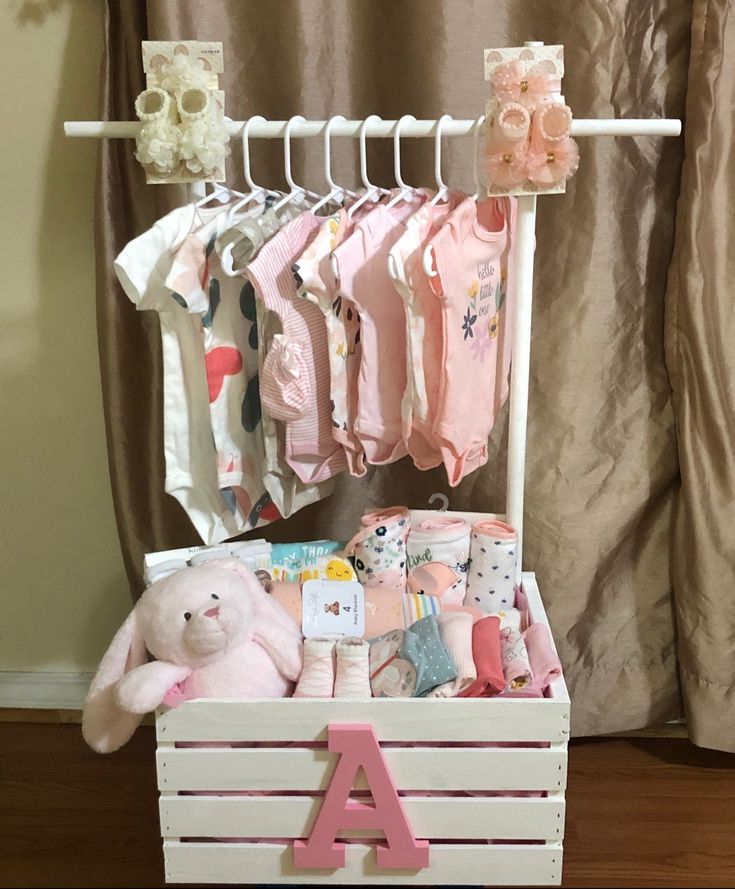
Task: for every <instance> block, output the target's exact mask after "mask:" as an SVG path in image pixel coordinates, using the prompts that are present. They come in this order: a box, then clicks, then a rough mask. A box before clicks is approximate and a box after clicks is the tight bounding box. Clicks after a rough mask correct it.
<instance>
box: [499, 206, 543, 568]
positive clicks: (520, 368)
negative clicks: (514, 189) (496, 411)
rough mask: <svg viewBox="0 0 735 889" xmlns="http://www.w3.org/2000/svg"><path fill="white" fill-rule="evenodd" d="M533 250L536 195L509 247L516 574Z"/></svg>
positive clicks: (509, 496)
mask: <svg viewBox="0 0 735 889" xmlns="http://www.w3.org/2000/svg"><path fill="white" fill-rule="evenodd" d="M535 249H536V195H535V194H531V195H520V196H519V198H518V218H517V220H516V231H515V243H514V245H513V257H512V258H513V266H514V271H515V280H514V285H513V291H514V293H513V297H514V303H515V306H514V310H515V323H514V325H513V361H512V365H511V374H510V424H509V430H508V479H507V487H506V518H507V520H508V522H509V523H510V524H511V525H513V527H514V528H516V529H517V530H518V551H517V556H518V573H517V580H518V582H519V583H520V580H521V571H522V560H523V494H524V488H525V476H526V430H527V428H528V382H529V374H530V365H531V312H532V308H533V254H534V251H535Z"/></svg>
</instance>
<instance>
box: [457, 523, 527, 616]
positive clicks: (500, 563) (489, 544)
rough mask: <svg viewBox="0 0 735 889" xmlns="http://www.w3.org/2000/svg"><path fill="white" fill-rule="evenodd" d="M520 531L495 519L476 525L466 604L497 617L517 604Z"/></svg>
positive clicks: (473, 535) (472, 538)
mask: <svg viewBox="0 0 735 889" xmlns="http://www.w3.org/2000/svg"><path fill="white" fill-rule="evenodd" d="M517 553H518V532H517V531H516V529H515V528H513V527H511V526H510V525H508V524H506V523H505V522H501V521H498V520H496V519H493V520H488V521H484V522H476V523H475V524H474V525H473V526H472V536H471V539H470V570H469V573H468V576H467V594H466V595H465V599H464V604H465V605H472V606H473V607H475V608H481V609H482V610H483V611H486V612H487V613H488V614H494V613H495V612H497V611H502V610H503V609H505V608H512V607H513V605H514V604H515V585H516V568H517V565H518V558H517Z"/></svg>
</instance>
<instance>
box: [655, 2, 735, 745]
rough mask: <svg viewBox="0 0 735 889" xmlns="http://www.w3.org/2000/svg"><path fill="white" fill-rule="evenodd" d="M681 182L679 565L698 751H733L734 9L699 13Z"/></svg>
mask: <svg viewBox="0 0 735 889" xmlns="http://www.w3.org/2000/svg"><path fill="white" fill-rule="evenodd" d="M691 59H692V60H691V64H690V66H689V86H688V91H687V104H686V116H687V125H686V131H685V152H686V160H685V162H684V173H683V178H682V186H681V194H680V197H679V206H678V212H677V218H676V249H675V253H674V261H673V262H672V265H671V271H670V277H669V288H668V294H667V319H666V320H667V328H666V355H667V361H668V367H669V373H670V376H671V381H672V387H673V392H674V407H675V410H676V419H677V432H678V442H679V459H680V462H681V493H680V497H679V502H678V508H677V513H676V522H675V526H674V533H673V545H672V565H673V572H674V589H675V592H676V616H677V622H678V630H679V649H678V653H679V662H680V672H681V683H682V688H683V692H684V701H685V704H686V717H687V724H688V726H689V733H690V736H691V738H692V740H693V741H694V743H695V744H699V745H700V746H703V747H715V748H718V749H726V750H730V751H732V752H735V678H734V677H735V608H733V590H735V536H734V534H733V528H734V527H735V451H734V449H733V443H734V442H735V352H734V351H733V342H734V341H735V300H733V298H732V289H733V285H732V282H733V280H735V256H734V255H733V251H732V247H731V245H730V243H729V242H730V239H731V238H732V235H733V219H734V215H733V207H734V206H735V203H734V202H735V157H734V156H733V152H732V140H733V132H732V130H733V118H732V114H733V108H735V9H733V4H732V3H730V2H727V0H698V2H696V3H695V4H694V18H693V23H692V51H691Z"/></svg>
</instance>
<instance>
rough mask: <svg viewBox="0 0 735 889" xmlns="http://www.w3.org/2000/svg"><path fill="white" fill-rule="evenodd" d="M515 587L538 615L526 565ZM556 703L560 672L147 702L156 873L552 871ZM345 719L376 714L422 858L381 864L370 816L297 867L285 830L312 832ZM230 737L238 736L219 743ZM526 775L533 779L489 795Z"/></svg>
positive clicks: (560, 755)
mask: <svg viewBox="0 0 735 889" xmlns="http://www.w3.org/2000/svg"><path fill="white" fill-rule="evenodd" d="M415 517H416V518H418V517H419V516H418V515H416V514H415ZM479 517H480V516H477V518H479ZM482 517H484V518H487V516H486V515H485V516H482ZM470 518H473V517H470ZM523 589H524V592H525V594H526V596H527V599H528V606H529V613H530V617H531V620H532V622H534V623H545V624H547V625H548V623H547V619H546V614H545V612H544V609H543V605H542V603H541V598H540V596H539V591H538V586H537V585H536V580H535V577H534V575H533V574H531V573H524V574H523ZM569 709H570V705H569V696H568V694H567V689H566V685H565V683H564V679H563V678H559V679H558V680H556V681H555V682H554V683H552V685H551V687H550V689H549V697H547V698H544V699H482V698H476V699H458V698H454V699H446V700H442V699H429V700H425V699H415V698H411V699H403V700H398V699H380V698H376V699H372V700H367V701H355V702H350V701H332V700H324V701H314V700H307V699H303V698H287V699H282V700H253V701H217V700H199V701H190V702H188V703H185V704H183V705H182V706H180V707H178V708H176V709H175V710H169V711H165V712H160V713H159V714H158V715H157V718H156V729H157V738H158V751H157V768H158V786H159V789H160V791H161V800H160V814H161V833H162V836H163V840H164V855H165V860H166V879H167V880H168V881H169V882H174V883H240V884H256V883H261V884H267V883H276V884H277V883H284V884H285V883H294V884H297V883H303V884H307V883H311V884H320V883H337V884H339V883H342V884H360V883H362V884H365V885H370V884H375V885H401V884H407V885H442V884H444V885H447V884H452V885H485V886H488V885H506V886H510V885H556V884H558V883H560V882H561V865H562V840H563V835H564V806H565V799H564V792H565V788H566V776H567V743H568V737H569ZM345 723H369V724H371V725H372V726H373V728H374V730H375V733H376V735H377V737H378V740H379V741H380V742H381V745H382V746H383V749H384V753H385V759H386V762H387V764H388V768H389V770H390V772H391V775H392V777H393V780H394V782H395V785H396V787H397V788H398V790H399V792H400V794H401V797H402V802H403V805H404V807H405V811H406V814H407V817H408V819H409V821H410V823H411V826H412V829H413V831H414V833H415V835H416V837H417V838H418V839H425V840H428V841H429V842H430V852H429V866H428V867H427V868H424V869H422V870H419V871H396V870H383V871H381V870H379V869H378V867H377V864H376V857H375V839H374V837H375V833H374V832H371V831H345V832H344V836H345V837H349V836H352V837H355V838H357V839H361V840H364V842H354V843H350V844H348V846H347V854H346V860H345V867H344V868H341V869H339V870H305V869H298V868H296V867H295V865H294V860H293V849H292V843H293V840H294V839H299V838H305V837H308V836H309V832H310V829H311V827H312V824H313V822H314V819H315V817H316V815H317V814H318V811H319V806H320V802H321V797H322V795H323V793H324V791H325V789H326V788H327V786H328V784H329V780H330V776H331V774H332V771H333V769H334V765H335V763H336V757H337V755H336V754H334V753H330V752H329V751H328V750H327V749H326V747H325V745H324V743H323V742H325V741H326V738H327V728H328V726H329V725H330V724H345ZM192 743H195V744H196V745H197V746H196V747H183V748H182V747H180V746H179V747H177V744H192ZM233 743H234V744H242V745H251V746H242V747H230V746H224V745H229V744H233ZM258 743H266V744H269V745H270V746H253V745H256V744H258ZM406 743H410V744H411V746H401V745H402V744H406ZM489 744H502V746H495V747H493V746H484V745H489ZM481 745H483V746H481ZM531 745H536V746H531ZM362 786H364V785H362ZM360 787H361V785H360V784H358V785H357V786H356V789H358V790H359V789H360ZM246 791H250V792H252V793H255V794H257V795H250V796H248V795H245V792H246ZM462 791H464V792H468V793H472V794H473V795H460V793H459V792H462ZM529 791H531V792H533V791H536V792H542V793H543V794H544V795H543V796H535V797H528V796H521V795H516V796H513V795H503V796H491V795H489V794H490V793H492V792H503V793H504V794H513V793H516V794H521V793H523V792H529ZM192 794H196V795H192ZM493 841H494V842H493Z"/></svg>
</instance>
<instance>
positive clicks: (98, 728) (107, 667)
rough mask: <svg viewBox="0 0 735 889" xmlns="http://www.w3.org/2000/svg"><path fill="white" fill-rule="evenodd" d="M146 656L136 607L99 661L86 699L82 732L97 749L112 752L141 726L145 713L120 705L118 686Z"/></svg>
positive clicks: (86, 739)
mask: <svg viewBox="0 0 735 889" xmlns="http://www.w3.org/2000/svg"><path fill="white" fill-rule="evenodd" d="M146 660H147V658H146V652H145V644H144V643H143V638H142V636H141V633H140V629H139V627H138V620H137V615H136V613H135V609H133V611H131V612H130V614H129V615H128V618H127V620H126V621H125V623H124V624H123V625H122V626H121V627H120V629H119V630H118V631H117V633H115V636H114V638H113V640H112V642H111V643H110V647H109V648H108V649H107V652H106V653H105V655H104V657H103V658H102V660H101V661H100V665H99V667H98V668H97V673H96V674H95V677H94V679H93V680H92V684H91V685H90V687H89V693H88V694H87V699H86V701H85V702H84V713H83V715H82V734H83V735H84V740H85V741H86V742H87V744H89V746H90V747H91V748H92V749H93V750H96V751H97V753H112V752H113V751H114V750H117V749H118V747H122V745H123V744H124V743H125V742H126V741H128V740H130V737H131V736H132V734H133V732H134V731H135V729H136V728H137V727H138V724H139V723H140V720H141V718H142V717H141V716H140V715H139V714H135V713H127V712H126V711H125V710H123V709H122V708H121V707H120V705H119V704H118V703H117V699H116V689H117V683H118V681H119V680H120V679H121V678H122V677H123V676H124V675H125V674H126V673H127V672H128V671H130V670H133V669H135V667H139V666H141V664H144V663H145V662H146Z"/></svg>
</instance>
